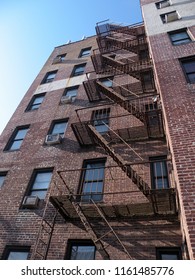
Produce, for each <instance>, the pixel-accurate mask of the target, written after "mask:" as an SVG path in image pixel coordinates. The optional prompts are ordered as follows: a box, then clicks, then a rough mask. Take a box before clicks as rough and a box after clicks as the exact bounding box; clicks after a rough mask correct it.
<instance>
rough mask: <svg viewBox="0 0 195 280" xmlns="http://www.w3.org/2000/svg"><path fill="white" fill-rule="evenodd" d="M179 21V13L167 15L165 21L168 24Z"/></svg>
mask: <svg viewBox="0 0 195 280" xmlns="http://www.w3.org/2000/svg"><path fill="white" fill-rule="evenodd" d="M178 19H179V17H178V14H177V12H173V13H170V14H167V15H165V21H166V22H171V21H175V20H178Z"/></svg>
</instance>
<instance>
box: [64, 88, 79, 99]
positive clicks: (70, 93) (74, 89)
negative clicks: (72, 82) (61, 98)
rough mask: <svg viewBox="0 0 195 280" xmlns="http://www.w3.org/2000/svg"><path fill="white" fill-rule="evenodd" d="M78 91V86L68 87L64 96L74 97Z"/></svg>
mask: <svg viewBox="0 0 195 280" xmlns="http://www.w3.org/2000/svg"><path fill="white" fill-rule="evenodd" d="M77 92H78V88H73V89H68V90H67V91H66V96H72V97H76V96H77Z"/></svg>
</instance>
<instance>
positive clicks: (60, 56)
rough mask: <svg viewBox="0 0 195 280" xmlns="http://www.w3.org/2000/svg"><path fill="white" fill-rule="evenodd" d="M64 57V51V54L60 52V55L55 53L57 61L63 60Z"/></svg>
mask: <svg viewBox="0 0 195 280" xmlns="http://www.w3.org/2000/svg"><path fill="white" fill-rule="evenodd" d="M65 57H66V54H65V53H64V54H60V55H57V59H58V60H59V61H61V62H62V61H64V60H65Z"/></svg>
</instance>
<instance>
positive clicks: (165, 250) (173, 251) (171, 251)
mask: <svg viewBox="0 0 195 280" xmlns="http://www.w3.org/2000/svg"><path fill="white" fill-rule="evenodd" d="M162 254H167V255H176V256H177V260H182V254H181V248H180V247H159V248H156V259H157V260H163V259H162Z"/></svg>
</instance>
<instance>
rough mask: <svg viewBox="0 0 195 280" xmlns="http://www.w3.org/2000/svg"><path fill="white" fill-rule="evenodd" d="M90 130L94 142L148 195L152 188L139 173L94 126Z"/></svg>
mask: <svg viewBox="0 0 195 280" xmlns="http://www.w3.org/2000/svg"><path fill="white" fill-rule="evenodd" d="M88 128H89V129H90V131H91V134H92V135H93V138H94V140H95V141H96V142H97V144H99V146H101V147H102V148H103V149H104V150H105V151H106V152H107V154H108V155H109V156H111V157H112V159H113V160H114V161H115V162H116V163H117V164H118V166H119V167H120V168H121V169H122V170H123V171H124V172H125V173H126V175H127V176H128V177H129V178H130V179H131V180H132V182H133V183H134V184H136V185H137V186H138V188H139V190H140V191H141V192H142V193H143V194H144V195H146V196H147V195H148V192H149V190H150V187H149V186H148V184H147V183H146V182H144V180H143V179H142V178H141V176H139V175H138V174H137V172H136V171H135V170H134V169H133V168H132V167H131V165H128V163H126V162H125V160H124V159H123V158H122V157H121V156H120V155H119V154H117V153H115V151H114V150H113V149H112V148H111V147H110V146H109V143H108V142H107V141H106V140H105V138H104V137H103V136H102V135H101V134H100V133H99V132H98V131H97V130H96V129H95V128H94V126H93V125H91V124H89V125H88Z"/></svg>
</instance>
